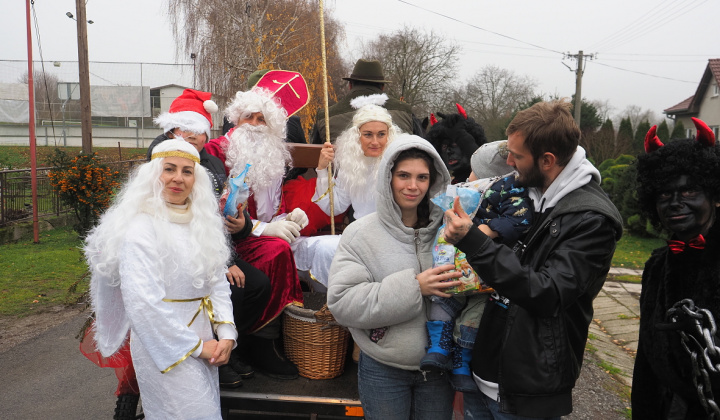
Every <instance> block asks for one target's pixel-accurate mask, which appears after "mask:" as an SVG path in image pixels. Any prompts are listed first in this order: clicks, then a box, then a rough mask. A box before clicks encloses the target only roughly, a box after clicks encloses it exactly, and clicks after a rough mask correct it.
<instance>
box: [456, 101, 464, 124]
mask: <svg viewBox="0 0 720 420" xmlns="http://www.w3.org/2000/svg"><path fill="white" fill-rule="evenodd" d="M455 106H456V107H457V109H458V112H459V113H460V115H462V116H463V118H465V119H466V120H467V112H465V108H463V107H462V106H461V105H460V104H458V103H456V104H455Z"/></svg>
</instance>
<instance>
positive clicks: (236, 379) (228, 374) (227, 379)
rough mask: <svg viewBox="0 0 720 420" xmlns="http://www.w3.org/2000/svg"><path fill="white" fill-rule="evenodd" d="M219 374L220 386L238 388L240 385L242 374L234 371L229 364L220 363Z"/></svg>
mask: <svg viewBox="0 0 720 420" xmlns="http://www.w3.org/2000/svg"><path fill="white" fill-rule="evenodd" d="M218 375H219V376H220V388H239V387H241V386H242V376H240V374H238V373H237V372H235V371H234V370H233V368H231V367H230V365H229V364H228V365H222V366H220V367H219V368H218Z"/></svg>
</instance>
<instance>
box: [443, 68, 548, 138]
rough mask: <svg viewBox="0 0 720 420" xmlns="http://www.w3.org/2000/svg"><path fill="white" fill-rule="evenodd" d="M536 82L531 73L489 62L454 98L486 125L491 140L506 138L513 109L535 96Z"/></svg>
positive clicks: (486, 132)
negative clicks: (518, 71) (517, 72)
mask: <svg viewBox="0 0 720 420" xmlns="http://www.w3.org/2000/svg"><path fill="white" fill-rule="evenodd" d="M536 86H537V84H536V82H535V81H534V80H533V79H531V78H530V77H527V76H519V75H517V74H515V73H514V72H513V71H511V70H507V69H502V68H500V67H497V66H492V65H489V66H485V67H483V68H482V69H480V70H479V71H478V72H477V73H475V75H474V76H472V77H471V78H470V80H468V81H467V83H466V84H464V85H463V86H461V87H460V88H459V89H457V90H456V91H455V92H454V94H453V95H452V100H453V102H457V103H460V104H461V105H462V106H463V107H464V108H465V110H466V111H467V112H468V114H469V115H470V116H472V117H474V118H475V120H476V121H477V122H478V123H480V125H482V126H483V128H485V134H486V135H487V136H488V140H491V141H492V140H499V139H504V138H505V133H504V131H505V127H506V126H507V124H508V122H509V120H510V118H512V116H513V115H514V113H515V112H516V111H517V110H518V109H520V108H521V107H522V105H523V104H526V103H528V102H529V101H530V100H532V98H533V97H534V96H536V93H535V89H536ZM451 105H452V104H446V107H447V106H451Z"/></svg>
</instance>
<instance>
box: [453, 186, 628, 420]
mask: <svg viewBox="0 0 720 420" xmlns="http://www.w3.org/2000/svg"><path fill="white" fill-rule="evenodd" d="M621 235H622V219H621V217H620V214H619V213H618V211H617V209H616V208H615V206H614V205H613V204H612V203H611V202H610V200H609V199H608V198H607V196H606V195H605V193H604V192H603V190H602V189H601V188H600V187H599V186H598V185H597V183H595V182H592V181H591V182H590V183H589V184H587V185H585V186H583V187H581V188H579V189H577V190H575V191H573V192H571V193H570V194H568V195H567V196H565V197H564V198H563V199H561V200H560V201H559V202H558V204H557V205H556V206H555V207H554V208H552V209H548V210H546V212H545V214H538V215H536V216H535V223H534V225H533V228H532V229H531V230H530V232H529V233H528V234H527V236H526V238H525V241H524V243H522V242H519V243H518V244H517V245H516V246H515V249H514V250H512V249H510V248H508V247H507V246H504V245H498V244H496V243H495V242H493V241H492V240H491V239H490V238H488V237H487V236H486V235H484V234H483V233H482V232H480V230H479V229H471V230H470V232H469V233H468V234H467V235H466V236H465V238H463V239H462V240H461V241H460V242H459V243H458V244H457V247H458V248H459V249H460V250H461V251H463V252H465V253H466V254H467V258H468V261H469V262H470V264H471V265H472V267H473V268H474V269H475V270H476V271H477V273H478V274H479V275H480V277H481V278H483V279H484V280H485V281H486V282H487V283H488V284H489V285H490V286H492V287H493V288H495V290H496V293H495V294H493V296H492V297H491V298H490V300H489V301H488V303H487V305H486V307H485V311H484V313H483V316H482V319H481V322H480V326H479V330H478V335H477V337H478V338H477V340H476V341H475V347H474V349H473V355H472V370H473V373H475V374H476V375H477V376H479V377H480V378H482V379H484V380H486V381H490V382H495V383H498V384H499V394H498V396H499V404H500V408H501V410H502V411H503V412H507V413H513V414H517V415H520V416H528V417H530V416H532V417H555V416H562V415H566V414H569V413H570V412H572V389H573V387H574V386H575V381H576V380H577V378H578V376H579V374H580V367H581V365H582V360H583V352H584V349H585V342H586V341H587V334H588V326H589V325H590V322H591V321H592V315H593V306H592V302H593V299H595V297H596V296H597V294H598V292H599V291H600V289H601V288H602V285H603V283H604V282H605V276H606V275H607V272H608V270H609V269H610V262H611V260H612V256H613V253H614V252H615V244H616V242H617V240H618V239H620V236H621Z"/></svg>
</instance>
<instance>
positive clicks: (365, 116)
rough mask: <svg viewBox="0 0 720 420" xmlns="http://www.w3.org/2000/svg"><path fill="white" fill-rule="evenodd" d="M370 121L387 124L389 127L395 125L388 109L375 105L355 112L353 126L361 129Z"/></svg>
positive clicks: (363, 107) (366, 106)
mask: <svg viewBox="0 0 720 420" xmlns="http://www.w3.org/2000/svg"><path fill="white" fill-rule="evenodd" d="M370 121H379V122H382V123H385V125H387V126H388V127H390V126H392V124H393V122H392V116H391V115H390V112H388V110H387V109H385V108H383V107H381V106H378V105H375V104H367V105H364V106H362V107H361V108H359V109H358V110H357V111H355V115H353V119H352V125H353V126H354V127H357V128H358V129H359V128H360V127H361V126H362V125H363V124H365V123H367V122H370Z"/></svg>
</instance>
